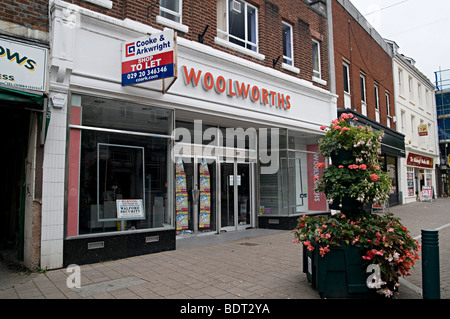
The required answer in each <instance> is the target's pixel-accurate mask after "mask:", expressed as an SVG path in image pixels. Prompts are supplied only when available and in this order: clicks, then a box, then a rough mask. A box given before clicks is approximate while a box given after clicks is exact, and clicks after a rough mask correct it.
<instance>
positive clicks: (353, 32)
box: [332, 0, 396, 129]
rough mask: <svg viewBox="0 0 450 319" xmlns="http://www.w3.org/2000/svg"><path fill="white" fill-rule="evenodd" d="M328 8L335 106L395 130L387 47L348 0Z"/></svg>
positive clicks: (389, 59)
mask: <svg viewBox="0 0 450 319" xmlns="http://www.w3.org/2000/svg"><path fill="white" fill-rule="evenodd" d="M344 4H345V5H346V7H344V6H343V5H344ZM332 7H333V8H332V12H333V30H334V33H333V37H334V61H335V68H336V70H335V76H336V92H337V94H338V95H339V98H338V107H339V108H350V109H353V110H355V111H357V112H359V113H361V114H363V115H366V116H367V117H369V118H370V119H372V120H375V121H377V122H379V123H380V124H381V125H384V126H387V127H390V128H393V129H395V127H396V124H395V122H394V121H393V118H394V116H395V113H394V112H395V107H394V83H393V73H392V56H393V55H392V50H391V48H390V47H389V45H388V44H387V43H386V42H385V41H384V40H383V39H382V38H381V36H380V35H379V34H378V33H377V32H376V30H375V29H373V28H372V27H371V26H370V25H369V24H368V22H367V20H365V19H364V18H363V17H362V16H361V15H360V13H359V12H357V11H356V9H355V8H354V7H353V6H351V5H350V4H349V1H339V0H338V1H332ZM376 93H378V94H377V95H376Z"/></svg>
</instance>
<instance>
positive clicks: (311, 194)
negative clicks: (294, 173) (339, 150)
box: [306, 144, 327, 211]
mask: <svg viewBox="0 0 450 319" xmlns="http://www.w3.org/2000/svg"><path fill="white" fill-rule="evenodd" d="M318 148H319V146H318V145H317V144H315V145H307V146H306V150H307V151H308V152H314V153H308V155H307V165H308V210H315V211H326V210H327V198H326V196H325V194H323V193H318V192H316V191H315V190H314V184H315V183H317V182H316V181H315V180H314V176H318V177H322V171H321V170H320V169H319V168H318V167H317V166H316V165H317V163H321V162H325V159H324V158H323V157H322V155H321V154H319V153H317V150H318Z"/></svg>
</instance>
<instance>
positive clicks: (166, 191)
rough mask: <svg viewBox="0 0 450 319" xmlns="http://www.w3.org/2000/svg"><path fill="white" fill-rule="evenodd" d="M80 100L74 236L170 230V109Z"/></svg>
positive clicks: (90, 99) (171, 222)
mask: <svg viewBox="0 0 450 319" xmlns="http://www.w3.org/2000/svg"><path fill="white" fill-rule="evenodd" d="M80 101H81V103H80V104H81V114H82V117H81V125H80V126H77V127H74V126H71V129H72V130H81V134H80V135H81V140H80V152H79V158H80V159H79V161H80V165H79V196H78V197H79V211H78V234H79V235H82V234H90V233H103V232H112V231H130V230H138V229H149V228H160V227H172V226H173V220H172V219H173V216H172V215H173V214H172V209H171V206H172V198H171V197H170V194H171V193H172V192H171V187H172V182H171V176H172V173H171V170H170V169H169V162H170V161H169V150H170V143H171V140H170V136H169V135H170V132H171V128H172V121H173V118H172V116H173V115H172V111H171V110H164V109H160V108H156V107H149V106H143V105H138V104H133V103H126V102H119V101H112V100H105V99H102V98H94V97H87V96H82V97H81V98H80Z"/></svg>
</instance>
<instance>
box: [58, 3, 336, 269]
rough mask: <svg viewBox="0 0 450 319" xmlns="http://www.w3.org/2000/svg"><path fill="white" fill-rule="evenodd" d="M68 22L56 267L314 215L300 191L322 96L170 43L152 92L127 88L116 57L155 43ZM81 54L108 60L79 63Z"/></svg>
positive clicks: (140, 29) (310, 194) (201, 49)
mask: <svg viewBox="0 0 450 319" xmlns="http://www.w3.org/2000/svg"><path fill="white" fill-rule="evenodd" d="M67 5H68V4H67ZM64 6H66V4H65V3H64V2H57V3H56V4H55V7H54V8H53V10H54V12H55V13H56V14H55V15H54V18H53V19H62V20H64V19H65V18H64V16H63V15H59V11H62V10H64V8H65V7H64ZM72 9H73V7H72ZM76 12H77V14H79V15H80V16H81V20H80V21H81V24H80V27H79V28H64V24H58V26H59V27H61V28H62V29H61V30H60V31H61V32H62V34H64V33H65V34H66V36H65V37H60V38H54V39H52V41H54V45H55V47H59V48H62V49H64V48H65V47H66V46H65V45H66V44H67V42H70V41H71V39H74V38H75V37H76V38H77V43H78V45H79V46H80V47H79V48H76V49H75V50H74V51H72V52H71V53H70V54H69V56H70V59H71V63H73V64H71V66H73V69H71V70H70V76H69V77H68V83H69V85H68V87H67V106H66V107H67V131H68V135H67V144H68V149H67V154H65V156H63V157H62V160H64V161H67V165H65V169H66V175H67V193H66V195H65V196H66V198H67V204H66V206H64V207H62V208H63V210H62V211H63V212H64V226H63V233H64V236H63V239H62V245H61V247H60V248H59V249H60V253H61V254H60V255H56V254H55V255H54V257H53V258H54V260H55V261H59V262H60V263H61V265H69V264H72V263H75V264H82V263H90V262H97V261H101V260H108V259H116V258H123V257H127V256H133V255H139V254H146V253H152V252H158V251H163V250H170V249H176V241H177V240H183V238H184V237H188V236H198V235H208V234H216V233H219V232H223V231H241V230H242V231H245V229H247V228H254V227H277V228H285V229H288V228H289V227H291V226H292V220H294V219H296V218H298V216H300V215H301V214H302V213H305V212H310V211H326V210H327V204H326V201H325V199H324V197H323V196H320V194H315V193H314V191H313V177H314V174H316V173H317V172H315V171H314V170H315V164H316V163H317V162H318V161H323V159H320V158H319V157H318V154H317V152H316V151H317V142H318V138H319V137H320V136H321V134H323V133H322V132H321V131H320V129H319V128H320V126H321V125H324V124H326V123H329V122H330V121H331V120H332V119H333V118H334V117H335V114H336V97H335V96H334V95H332V94H331V93H330V92H328V91H326V90H323V89H320V88H317V87H315V86H313V85H312V84H310V83H307V82H306V81H301V80H298V79H296V78H294V77H291V76H288V75H285V74H282V73H281V72H277V71H274V70H272V69H268V68H265V67H262V66H259V65H257V64H253V63H250V62H248V61H247V60H244V59H240V58H237V57H234V56H232V55H229V54H227V53H224V52H221V51H218V50H214V49H212V48H211V47H208V46H205V45H202V44H199V43H197V42H192V41H187V40H185V39H182V38H180V37H178V39H177V40H176V43H177V47H176V56H177V58H176V59H174V61H173V63H174V65H175V69H174V71H173V73H172V71H170V70H168V69H163V72H167V73H168V75H169V76H168V77H167V78H166V79H165V81H166V82H165V84H162V83H161V82H162V81H161V80H155V81H146V82H142V83H141V82H137V83H136V84H130V83H129V81H131V80H134V77H133V75H131V76H128V74H133V72H134V71H132V69H133V67H131V66H130V65H131V64H130V63H134V62H129V61H132V60H126V61H125V62H126V63H129V64H130V65H129V67H130V68H129V69H127V70H128V71H129V72H128V71H127V72H128V73H126V72H125V71H124V69H123V68H121V65H122V63H123V61H124V60H123V59H121V54H123V53H124V51H121V48H123V47H124V45H125V44H126V43H127V44H130V43H133V42H137V41H134V39H140V38H141V37H149V36H151V34H154V33H157V32H161V31H159V30H155V29H153V28H151V27H149V26H145V25H142V24H138V23H136V22H130V21H119V20H112V19H111V18H110V17H106V16H103V15H101V14H96V15H95V18H93V17H92V15H91V12H90V11H89V10H86V9H83V8H78V7H77V10H76ZM55 25H57V24H55ZM112 25H113V26H114V28H112V27H111V26H112ZM146 34H147V35H146ZM69 47H70V46H69ZM85 48H90V50H92V51H94V52H97V50H100V49H101V50H102V51H103V52H109V53H108V54H109V55H108V59H102V57H101V56H99V57H92V58H90V59H86V58H85V54H84V52H85ZM127 48H129V46H127ZM125 50H128V49H125ZM55 52H58V50H57V49H56V50H55ZM126 52H128V53H129V54H131V53H130V52H133V49H131V50H130V51H126ZM55 54H56V53H55ZM61 54H62V53H61ZM56 56H57V55H56ZM169 60H170V59H169ZM55 61H56V62H57V63H61V64H60V66H61V67H63V62H61V61H60V62H58V60H57V59H55ZM170 61H172V60H170ZM145 62H149V63H151V58H150V59H147V60H146V61H145ZM64 63H66V61H64ZM122 66H123V65H122ZM121 69H122V79H121V77H120V75H121V74H120V73H121ZM138 77H139V74H138ZM124 79H125V82H126V83H125V84H124ZM169 83H170V84H169Z"/></svg>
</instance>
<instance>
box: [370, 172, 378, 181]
mask: <svg viewBox="0 0 450 319" xmlns="http://www.w3.org/2000/svg"><path fill="white" fill-rule="evenodd" d="M370 179H371V180H372V181H373V182H376V181H377V180H378V175H377V174H372V175H370Z"/></svg>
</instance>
